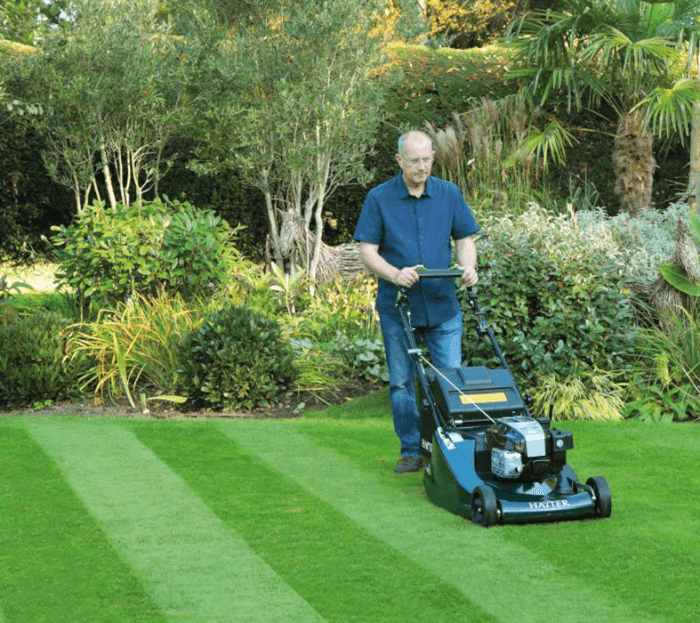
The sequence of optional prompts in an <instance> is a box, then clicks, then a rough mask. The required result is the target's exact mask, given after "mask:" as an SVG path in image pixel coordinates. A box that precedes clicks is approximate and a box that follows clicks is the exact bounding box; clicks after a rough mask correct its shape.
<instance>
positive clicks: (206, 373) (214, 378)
mask: <svg viewBox="0 0 700 623" xmlns="http://www.w3.org/2000/svg"><path fill="white" fill-rule="evenodd" d="M178 360H179V368H178V374H179V379H180V381H179V385H180V389H179V393H181V394H183V395H185V396H187V397H188V400H187V403H186V407H189V408H197V407H199V408H208V409H214V410H224V409H225V410H236V409H252V408H255V407H261V406H267V405H270V404H274V403H276V402H278V401H279V400H280V399H281V398H282V394H283V393H284V392H285V391H286V390H287V389H289V388H290V387H291V386H292V385H293V383H294V381H295V380H296V378H297V370H296V369H295V367H294V365H293V363H294V353H293V350H292V348H291V346H290V345H289V344H288V342H286V341H285V340H284V339H283V337H282V332H281V330H280V327H279V325H278V324H277V322H276V321H274V320H270V319H268V318H265V317H264V316H261V315H259V314H256V313H254V312H252V311H251V310H249V309H247V308H245V307H241V306H238V305H232V306H229V307H226V308H224V309H222V310H220V311H218V312H215V313H214V314H212V315H210V316H209V317H208V318H207V319H206V320H205V321H204V323H203V324H202V326H201V327H200V328H199V329H197V330H196V331H195V332H194V333H192V334H191V335H190V336H189V337H188V338H186V339H185V340H184V341H183V342H182V343H181V344H180V347H179V349H178Z"/></svg>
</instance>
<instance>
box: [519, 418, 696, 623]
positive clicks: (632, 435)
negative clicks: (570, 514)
mask: <svg viewBox="0 0 700 623" xmlns="http://www.w3.org/2000/svg"><path fill="white" fill-rule="evenodd" d="M570 428H571V429H572V430H573V431H574V438H575V439H578V440H580V441H581V443H579V444H578V447H577V449H576V450H575V452H574V454H575V460H576V464H577V465H579V466H581V468H582V469H585V471H586V472H587V473H589V474H596V475H597V474H603V475H606V476H607V478H608V480H609V482H610V487H611V490H612V495H613V516H612V519H611V520H610V521H605V522H601V523H600V525H599V526H596V527H597V530H594V531H593V530H580V531H579V532H578V534H577V538H576V549H577V551H579V552H581V554H580V555H579V556H577V557H576V558H575V560H572V559H571V556H570V555H568V556H567V552H566V551H562V550H561V548H556V547H552V546H551V545H550V544H549V543H550V542H551V543H556V542H561V540H562V539H563V538H566V532H567V531H566V526H564V525H561V526H556V525H552V526H548V527H547V532H548V536H549V539H548V544H547V552H548V555H549V556H550V557H551V559H552V560H555V561H556V562H557V565H559V566H561V567H562V568H566V567H569V568H574V567H575V568H576V571H577V572H578V573H581V574H586V575H587V576H589V577H591V578H595V579H596V580H597V584H598V586H599V589H600V591H601V592H610V591H615V595H616V597H617V598H618V599H620V600H623V601H628V602H633V601H638V600H639V599H640V596H642V597H643V600H644V609H645V611H646V612H647V613H648V616H649V617H650V618H652V619H653V620H668V621H673V622H674V623H676V622H681V621H688V622H690V621H692V622H695V621H699V620H700V599H698V597H697V581H696V573H695V570H696V569H698V567H700V543H699V542H698V540H697V539H696V538H689V535H697V534H698V532H700V514H699V513H698V503H697V496H696V494H695V492H696V491H698V490H700V473H699V472H698V470H697V469H694V467H693V466H694V465H696V464H697V456H698V449H700V427H698V426H695V425H680V424H675V425H671V426H666V425H654V424H643V423H639V422H622V423H619V424H614V425H608V426H600V425H595V423H588V422H577V423H574V424H572V425H571V426H570ZM519 540H520V542H521V543H524V544H529V545H530V546H534V539H533V535H532V534H528V533H524V534H521V535H519ZM588 552H597V553H598V555H597V556H589V555H587V553H588Z"/></svg>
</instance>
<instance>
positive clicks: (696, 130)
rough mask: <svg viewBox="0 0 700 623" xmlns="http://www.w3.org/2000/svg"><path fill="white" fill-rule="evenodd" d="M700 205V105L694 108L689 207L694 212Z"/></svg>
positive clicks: (691, 135) (691, 136) (691, 134)
mask: <svg viewBox="0 0 700 623" xmlns="http://www.w3.org/2000/svg"><path fill="white" fill-rule="evenodd" d="M698 204H700V104H695V106H693V123H692V126H691V130H690V174H689V176H688V205H689V206H690V209H691V211H692V212H696V213H697V211H698Z"/></svg>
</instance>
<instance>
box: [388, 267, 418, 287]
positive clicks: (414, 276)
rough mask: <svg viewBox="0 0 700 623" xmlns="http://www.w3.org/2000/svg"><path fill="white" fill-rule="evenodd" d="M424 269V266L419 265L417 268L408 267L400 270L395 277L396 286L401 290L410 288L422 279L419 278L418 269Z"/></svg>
mask: <svg viewBox="0 0 700 623" xmlns="http://www.w3.org/2000/svg"><path fill="white" fill-rule="evenodd" d="M419 268H423V264H417V265H416V266H406V267H404V268H402V269H400V270H399V271H398V272H397V273H396V277H394V279H393V281H394V284H395V285H397V286H399V287H400V288H410V287H411V286H412V285H413V284H415V283H416V281H418V279H420V277H419V276H418V269H419Z"/></svg>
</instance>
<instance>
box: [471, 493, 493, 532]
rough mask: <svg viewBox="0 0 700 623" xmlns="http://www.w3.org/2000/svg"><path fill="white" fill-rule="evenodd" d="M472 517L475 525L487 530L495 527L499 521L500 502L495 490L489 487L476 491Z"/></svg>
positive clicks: (472, 505) (473, 497) (473, 498)
mask: <svg viewBox="0 0 700 623" xmlns="http://www.w3.org/2000/svg"><path fill="white" fill-rule="evenodd" d="M471 517H472V521H473V522H474V523H475V524H477V525H479V526H484V527H485V528H488V527H489V526H493V525H495V524H496V522H497V521H498V500H497V499H496V494H495V493H494V491H493V489H492V488H491V487H489V486H488V485H484V486H483V487H477V488H476V489H474V493H472V503H471Z"/></svg>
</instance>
